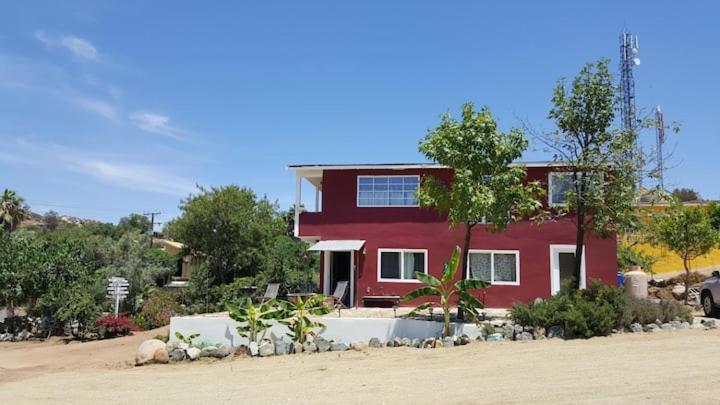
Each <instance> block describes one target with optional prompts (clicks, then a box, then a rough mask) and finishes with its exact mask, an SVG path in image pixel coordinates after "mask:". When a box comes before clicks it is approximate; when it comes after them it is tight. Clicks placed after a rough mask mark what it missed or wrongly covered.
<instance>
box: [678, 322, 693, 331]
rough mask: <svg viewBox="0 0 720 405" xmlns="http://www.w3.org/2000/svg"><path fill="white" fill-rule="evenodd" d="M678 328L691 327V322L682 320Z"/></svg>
mask: <svg viewBox="0 0 720 405" xmlns="http://www.w3.org/2000/svg"><path fill="white" fill-rule="evenodd" d="M677 328H678V329H690V323H689V322H680V325H678V327H677Z"/></svg>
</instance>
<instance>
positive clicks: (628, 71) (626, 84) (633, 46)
mask: <svg viewBox="0 0 720 405" xmlns="http://www.w3.org/2000/svg"><path fill="white" fill-rule="evenodd" d="M638 49H639V48H638V38H637V35H632V34H631V33H629V32H623V33H622V34H621V35H620V92H621V93H622V106H621V113H622V127H623V129H625V130H635V128H636V126H637V118H636V117H635V79H633V68H634V67H635V66H639V65H640V59H639V58H638V57H637V54H638Z"/></svg>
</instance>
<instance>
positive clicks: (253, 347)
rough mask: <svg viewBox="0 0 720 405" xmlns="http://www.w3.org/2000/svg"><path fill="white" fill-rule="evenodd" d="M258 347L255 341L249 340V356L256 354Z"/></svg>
mask: <svg viewBox="0 0 720 405" xmlns="http://www.w3.org/2000/svg"><path fill="white" fill-rule="evenodd" d="M258 349H259V347H258V344H257V342H250V344H249V345H248V352H249V353H250V355H251V356H257V355H258Z"/></svg>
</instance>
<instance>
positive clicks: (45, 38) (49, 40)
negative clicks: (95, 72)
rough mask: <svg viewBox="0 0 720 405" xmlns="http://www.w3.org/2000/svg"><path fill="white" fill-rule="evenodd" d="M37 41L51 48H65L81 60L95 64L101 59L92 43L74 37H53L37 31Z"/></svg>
mask: <svg viewBox="0 0 720 405" xmlns="http://www.w3.org/2000/svg"><path fill="white" fill-rule="evenodd" d="M35 39H37V40H38V41H40V42H42V43H43V44H45V46H47V47H49V48H57V47H62V48H65V49H66V50H68V51H70V52H71V53H72V54H73V55H74V56H75V57H77V58H78V59H81V60H85V61H93V62H94V61H97V60H98V59H99V57H100V55H99V53H98V50H97V48H95V46H93V44H91V43H90V41H88V40H86V39H83V38H80V37H76V36H73V35H62V36H52V35H49V34H47V33H45V32H44V31H37V32H36V33H35Z"/></svg>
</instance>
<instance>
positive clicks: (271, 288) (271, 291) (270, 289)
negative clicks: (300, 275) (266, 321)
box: [255, 283, 280, 303]
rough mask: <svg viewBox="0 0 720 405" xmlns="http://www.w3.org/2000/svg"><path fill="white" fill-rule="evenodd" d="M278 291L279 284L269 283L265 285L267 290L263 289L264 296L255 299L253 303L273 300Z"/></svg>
mask: <svg viewBox="0 0 720 405" xmlns="http://www.w3.org/2000/svg"><path fill="white" fill-rule="evenodd" d="M279 291H280V283H270V284H268V285H267V288H266V289H265V295H263V296H261V297H255V301H257V302H261V303H262V302H265V301H269V300H274V299H275V298H277V296H278V292H279Z"/></svg>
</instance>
